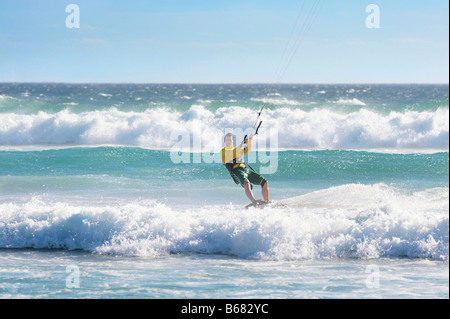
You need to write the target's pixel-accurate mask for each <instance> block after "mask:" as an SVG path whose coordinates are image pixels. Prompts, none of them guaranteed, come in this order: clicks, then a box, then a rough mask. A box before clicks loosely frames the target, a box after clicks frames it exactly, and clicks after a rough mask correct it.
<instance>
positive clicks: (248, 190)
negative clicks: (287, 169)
mask: <svg viewBox="0 0 450 319" xmlns="http://www.w3.org/2000/svg"><path fill="white" fill-rule="evenodd" d="M254 136H255V135H254V134H252V135H250V136H249V138H248V139H245V140H244V141H243V142H242V143H241V145H239V146H238V147H236V148H235V147H233V145H234V136H233V134H232V133H228V134H226V135H225V138H224V142H225V147H224V148H223V149H222V152H221V153H222V162H223V164H224V165H225V166H226V167H227V169H228V171H229V172H230V174H231V176H232V177H233V179H234V181H235V182H236V184H240V185H241V186H242V187H244V189H245V195H247V197H248V199H250V201H251V202H252V204H253V205H260V204H263V203H262V202H261V201H257V200H256V199H255V197H254V196H253V192H252V188H253V187H252V185H251V184H255V185H256V184H259V185H261V187H262V190H261V193H262V196H263V197H264V202H265V203H268V202H269V182H267V180H266V179H265V178H264V177H263V176H262V175H260V174H258V173H256V172H255V171H254V170H253V169H249V168H248V167H247V166H245V162H244V155H245V154H247V153H248V152H250V151H251V150H252V139H253V137H254ZM245 144H247V147H245V148H244V145H245Z"/></svg>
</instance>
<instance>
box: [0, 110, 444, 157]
mask: <svg viewBox="0 0 450 319" xmlns="http://www.w3.org/2000/svg"><path fill="white" fill-rule="evenodd" d="M254 118H255V111H254V110H251V109H247V108H242V107H238V106H236V107H229V108H219V109H217V110H216V111H214V112H213V111H210V110H208V109H206V108H205V107H204V106H201V105H193V106H191V108H190V109H189V110H187V111H186V112H184V113H183V112H179V111H173V110H170V109H168V108H155V109H147V110H146V111H144V112H123V111H119V110H117V109H115V108H111V109H108V110H101V111H93V112H82V113H72V112H70V111H68V110H64V111H60V112H57V113H45V112H39V113H37V114H13V113H2V114H0V145H13V146H23V145H46V144H56V145H105V144H107V145H129V146H141V147H147V148H154V149H170V148H171V147H173V146H174V144H175V143H176V142H175V140H176V139H175V140H174V139H173V136H179V135H183V134H185V135H186V134H188V135H190V136H197V137H199V138H200V139H201V141H200V142H199V143H194V145H199V147H200V148H202V147H205V146H207V147H208V150H210V149H220V148H221V147H222V135H223V134H224V130H225V129H230V128H231V129H237V128H241V129H242V130H245V129H249V128H251V127H252V126H253V121H254ZM262 120H263V121H264V125H263V126H262V127H261V133H262V134H260V135H259V136H258V139H257V142H259V144H260V145H270V146H271V147H272V148H273V147H278V148H280V149H353V150H373V149H396V150H402V149H412V150H416V151H421V150H437V151H448V149H449V111H448V108H439V109H438V110H436V111H425V112H417V111H405V112H403V113H400V112H391V113H389V114H387V115H383V114H379V113H376V112H374V111H371V110H366V109H364V108H363V109H359V110H357V111H355V112H351V113H348V114H341V113H338V112H334V111H331V110H327V109H313V110H311V111H308V112H307V111H303V110H301V109H291V108H276V109H270V108H267V109H266V110H265V112H264V113H263V117H262ZM265 130H267V131H271V132H273V131H274V130H275V131H276V132H277V134H278V136H279V138H278V141H277V145H273V143H272V144H271V141H269V140H268V139H269V135H270V134H266V135H267V136H265V135H264V134H263V133H264V131H265ZM193 151H198V150H193Z"/></svg>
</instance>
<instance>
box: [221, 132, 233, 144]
mask: <svg viewBox="0 0 450 319" xmlns="http://www.w3.org/2000/svg"><path fill="white" fill-rule="evenodd" d="M227 136H231V137H232V138H233V140H234V135H233V133H227V134H226V135H225V137H224V138H223V141H224V142H225V140H226V139H227Z"/></svg>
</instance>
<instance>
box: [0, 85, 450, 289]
mask: <svg viewBox="0 0 450 319" xmlns="http://www.w3.org/2000/svg"><path fill="white" fill-rule="evenodd" d="M261 106H263V111H262V113H261V116H260V118H259V119H258V121H256V120H257V115H258V112H259V111H260V109H261ZM259 121H262V125H261V128H260V130H259V132H258V135H256V136H255V137H254V142H253V151H252V152H250V153H249V154H248V155H247V156H246V160H247V162H248V163H249V164H250V165H251V167H252V168H253V169H255V170H256V171H257V172H260V173H262V174H263V175H264V176H265V178H266V179H267V180H268V181H269V187H270V197H271V200H273V204H272V205H271V206H270V207H267V208H265V209H257V208H252V209H248V210H246V209H245V208H244V206H245V205H246V204H248V199H247V198H246V196H245V194H244V190H243V188H242V187H241V186H239V185H236V184H235V183H234V182H233V180H232V179H231V177H230V176H229V174H228V171H227V170H226V169H225V168H224V166H223V165H222V163H221V159H220V155H219V154H220V149H221V148H222V147H223V146H224V145H223V136H224V134H226V133H227V132H233V134H234V135H235V136H236V141H237V144H239V143H240V141H241V140H242V139H243V137H244V135H246V134H247V135H249V134H251V133H252V132H254V128H255V124H258V123H259ZM253 191H254V194H255V197H259V198H260V197H261V192H260V187H259V186H254V189H253ZM0 298H449V87H448V85H431V84H430V85H419V84H414V85H412V84H411V85H406V84H405V85H400V84H396V85H388V84H384V85H383V84H377V85H372V84H354V85H352V84H347V85H325V84H324V85H315V84H310V85H306V84H283V85H264V84H209V85H202V84H191V85H190V84H65V83H0Z"/></svg>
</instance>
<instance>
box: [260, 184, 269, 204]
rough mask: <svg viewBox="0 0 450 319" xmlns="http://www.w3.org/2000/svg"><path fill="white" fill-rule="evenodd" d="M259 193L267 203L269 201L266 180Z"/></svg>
mask: <svg viewBox="0 0 450 319" xmlns="http://www.w3.org/2000/svg"><path fill="white" fill-rule="evenodd" d="M261 193H262V196H263V198H264V201H266V202H268V201H269V182H268V181H267V180H266V181H265V183H264V184H263V185H262V189H261Z"/></svg>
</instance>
